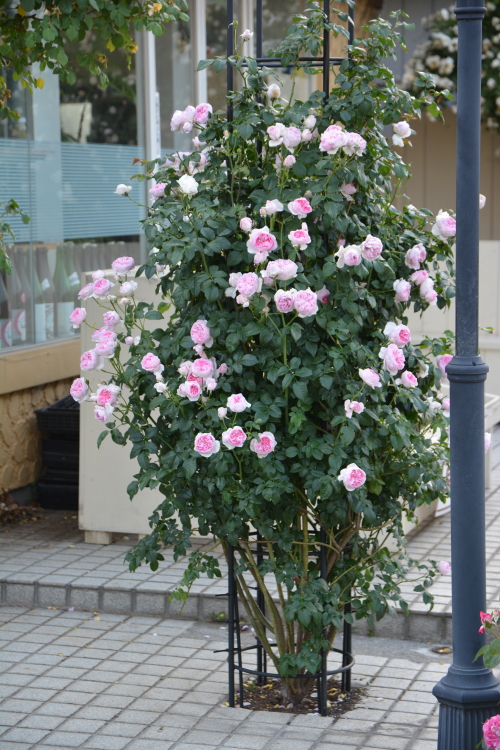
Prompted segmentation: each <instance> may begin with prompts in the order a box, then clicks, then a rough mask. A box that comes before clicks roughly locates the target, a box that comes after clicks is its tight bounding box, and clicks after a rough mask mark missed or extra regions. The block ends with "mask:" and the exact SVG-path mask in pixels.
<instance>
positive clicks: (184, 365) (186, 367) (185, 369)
mask: <svg viewBox="0 0 500 750" xmlns="http://www.w3.org/2000/svg"><path fill="white" fill-rule="evenodd" d="M192 366H193V363H192V362H189V361H188V360H185V361H184V362H181V363H180V365H179V367H178V368H177V372H178V373H179V375H183V376H184V377H187V375H189V373H190V371H191V367H192Z"/></svg>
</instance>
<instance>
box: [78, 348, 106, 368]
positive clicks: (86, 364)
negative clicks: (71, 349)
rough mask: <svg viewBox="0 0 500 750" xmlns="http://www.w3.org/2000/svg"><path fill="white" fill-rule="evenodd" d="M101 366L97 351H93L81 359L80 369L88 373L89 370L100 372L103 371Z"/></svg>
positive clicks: (84, 354)
mask: <svg viewBox="0 0 500 750" xmlns="http://www.w3.org/2000/svg"><path fill="white" fill-rule="evenodd" d="M100 364H101V358H100V357H99V355H98V354H97V352H96V351H95V349H91V350H90V351H88V352H83V354H82V356H81V357H80V369H81V370H84V371H85V372H87V371H88V370H98V369H101V368H100V367H99V365H100Z"/></svg>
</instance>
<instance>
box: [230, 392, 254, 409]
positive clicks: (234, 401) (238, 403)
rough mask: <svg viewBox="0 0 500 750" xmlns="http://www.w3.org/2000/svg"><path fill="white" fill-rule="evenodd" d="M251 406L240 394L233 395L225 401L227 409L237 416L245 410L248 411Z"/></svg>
mask: <svg viewBox="0 0 500 750" xmlns="http://www.w3.org/2000/svg"><path fill="white" fill-rule="evenodd" d="M251 406H252V404H249V403H248V401H247V400H246V398H245V396H244V395H243V394H242V393H233V394H232V395H231V396H229V398H228V400H227V408H228V409H231V411H234V412H235V413H236V414H239V413H240V412H242V411H245V409H249V408H250V407H251Z"/></svg>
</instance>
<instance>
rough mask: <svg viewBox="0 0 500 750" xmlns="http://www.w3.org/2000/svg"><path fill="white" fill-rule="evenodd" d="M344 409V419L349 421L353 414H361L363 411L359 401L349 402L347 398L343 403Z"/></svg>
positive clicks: (363, 406)
mask: <svg viewBox="0 0 500 750" xmlns="http://www.w3.org/2000/svg"><path fill="white" fill-rule="evenodd" d="M344 409H345V415H346V417H347V418H348V419H350V418H351V417H352V415H353V412H354V413H356V414H361V412H363V411H364V409H365V405H364V404H363V403H362V402H361V401H350V400H349V399H348V398H347V399H346V400H345V401H344Z"/></svg>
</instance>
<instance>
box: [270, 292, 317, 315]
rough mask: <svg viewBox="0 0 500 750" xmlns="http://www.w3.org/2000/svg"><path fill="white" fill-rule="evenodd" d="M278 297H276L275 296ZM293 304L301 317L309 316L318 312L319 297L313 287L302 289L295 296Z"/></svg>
mask: <svg viewBox="0 0 500 750" xmlns="http://www.w3.org/2000/svg"><path fill="white" fill-rule="evenodd" d="M275 299H276V297H275ZM293 306H294V308H295V309H296V310H297V312H298V314H299V318H308V317H309V316H310V315H316V313H317V312H318V298H317V296H316V292H313V291H312V289H301V290H300V291H298V292H296V293H295V295H294V297H293Z"/></svg>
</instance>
